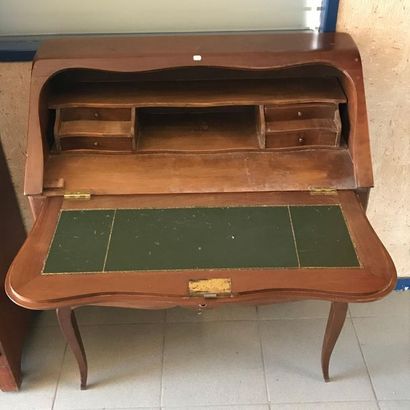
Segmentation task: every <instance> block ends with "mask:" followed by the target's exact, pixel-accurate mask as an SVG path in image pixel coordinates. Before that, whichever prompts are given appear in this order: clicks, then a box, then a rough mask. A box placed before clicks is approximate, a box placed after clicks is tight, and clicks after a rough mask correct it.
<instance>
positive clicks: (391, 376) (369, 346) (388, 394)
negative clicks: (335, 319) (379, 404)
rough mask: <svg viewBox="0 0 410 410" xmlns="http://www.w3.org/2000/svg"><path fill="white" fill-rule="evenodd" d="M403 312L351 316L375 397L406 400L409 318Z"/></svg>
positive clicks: (409, 397) (409, 390) (409, 393)
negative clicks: (387, 314)
mask: <svg viewBox="0 0 410 410" xmlns="http://www.w3.org/2000/svg"><path fill="white" fill-rule="evenodd" d="M403 314H404V317H403V318H399V317H375V318H354V319H353V323H354V325H355V328H356V333H357V336H358V338H359V341H360V345H361V349H362V351H363V355H364V358H365V360H366V363H367V367H368V369H369V373H370V377H371V379H372V382H373V386H374V389H375V392H376V396H377V399H378V400H410V388H409V386H410V353H409V351H410V321H409V320H408V316H407V314H406V313H405V312H403ZM406 316H407V318H406Z"/></svg>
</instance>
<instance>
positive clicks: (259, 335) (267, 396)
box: [256, 306, 271, 408]
mask: <svg viewBox="0 0 410 410" xmlns="http://www.w3.org/2000/svg"><path fill="white" fill-rule="evenodd" d="M256 318H257V319H256V326H257V329H258V337H259V346H260V349H261V360H262V371H263V380H264V382H265V393H266V400H267V401H268V403H269V404H268V405H269V408H270V402H271V401H270V395H269V386H268V379H267V376H266V365H265V355H264V352H263V343H262V334H261V321H260V320H259V311H258V306H256Z"/></svg>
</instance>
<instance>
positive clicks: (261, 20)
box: [0, 0, 321, 35]
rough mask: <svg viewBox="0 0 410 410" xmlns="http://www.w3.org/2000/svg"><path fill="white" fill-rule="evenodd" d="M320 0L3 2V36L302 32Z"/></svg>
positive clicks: (0, 32)
mask: <svg viewBox="0 0 410 410" xmlns="http://www.w3.org/2000/svg"><path fill="white" fill-rule="evenodd" d="M320 4H321V1H320V0H115V1H113V0H70V1H67V0H31V1H29V0H1V1H0V35H10V34H13V35H15V34H44V33H46V34H47V33H48V34H54V33H65V34H73V33H135V32H151V33H152V32H166V31H171V32H182V31H208V30H211V31H212V30H216V31H223V30H269V29H304V28H307V27H310V26H311V25H313V26H314V25H317V21H316V23H315V21H313V22H312V21H311V18H312V15H315V16H316V19H317V18H318V16H319V14H320V13H319V12H318V11H317V6H320Z"/></svg>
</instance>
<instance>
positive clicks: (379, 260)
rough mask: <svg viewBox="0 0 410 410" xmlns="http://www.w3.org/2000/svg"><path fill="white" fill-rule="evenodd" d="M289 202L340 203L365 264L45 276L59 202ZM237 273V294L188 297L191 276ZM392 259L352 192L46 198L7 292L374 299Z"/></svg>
mask: <svg viewBox="0 0 410 410" xmlns="http://www.w3.org/2000/svg"><path fill="white" fill-rule="evenodd" d="M229 204H232V205H235V206H238V205H239V206H240V205H263V204H264V205H283V204H286V205H289V204H294V205H297V204H340V205H341V207H342V210H343V213H344V215H345V218H346V222H347V226H348V229H349V231H350V235H351V238H352V240H353V243H354V244H355V247H356V252H357V255H358V258H359V260H360V262H361V267H358V268H275V269H269V268H268V269H255V268H253V269H228V270H227V269H198V270H192V271H191V270H180V271H178V270H175V271H158V272H157V271H136V272H115V273H110V272H105V273H100V274H81V273H80V274H73V275H70V274H67V275H51V276H47V275H42V274H41V271H42V269H43V265H44V261H45V258H46V256H47V253H48V249H49V246H50V242H51V240H52V237H53V234H54V229H55V226H56V223H57V219H58V215H59V211H60V209H61V206H63V208H67V207H68V208H69V209H83V208H84V207H88V208H91V209H98V208H100V209H101V208H102V209H106V208H112V207H115V208H130V207H140V208H144V207H149V208H152V207H162V208H166V207H171V208H172V207H184V206H227V205H229ZM226 277H229V278H231V280H232V292H233V294H232V296H229V297H221V298H217V299H213V300H205V299H204V298H203V297H190V296H189V294H188V281H189V280H192V279H204V278H206V279H209V278H226ZM395 281H396V271H395V268H394V265H393V262H392V260H391V258H390V256H389V255H388V253H387V252H386V250H385V248H384V247H383V245H382V243H381V242H380V240H379V239H378V237H377V235H376V234H375V232H374V231H373V229H372V227H371V225H370V224H369V222H368V220H367V218H366V216H365V214H364V211H363V209H362V208H361V205H360V204H359V202H358V200H357V198H356V196H355V194H354V193H353V192H350V191H339V192H338V193H337V195H334V196H333V195H331V196H323V195H319V196H316V195H310V194H309V193H303V192H287V193H278V192H276V193H275V192H271V193H248V194H246V193H241V194H207V195H201V194H194V195H190V194H186V195H181V194H180V195H154V196H152V195H146V196H144V195H139V196H131V195H130V196H122V197H121V196H115V197H113V196H111V197H96V198H94V199H92V200H91V201H87V202H81V201H80V202H75V201H74V202H69V203H68V202H65V203H63V200H62V198H49V199H47V201H46V203H45V206H44V207H43V209H42V212H41V214H40V216H39V218H38V219H37V221H36V224H35V226H34V228H33V230H32V232H31V234H30V236H29V239H28V240H27V241H26V242H25V244H24V246H23V247H22V249H21V250H20V252H19V254H18V255H17V257H16V259H15V260H14V263H13V264H12V266H11V268H10V270H9V273H8V276H7V279H6V290H7V293H8V295H9V296H10V298H11V299H12V300H14V301H15V302H16V303H17V304H19V305H21V306H24V307H26V308H31V309H53V308H56V307H60V306H67V305H70V306H76V305H84V304H103V305H110V306H133V307H141V308H159V307H172V306H176V305H182V306H191V307H195V306H198V305H199V304H201V303H207V304H208V305H209V306H213V305H218V304H222V303H234V302H236V303H264V302H265V303H269V302H273V301H277V300H283V299H287V300H296V299H325V300H333V301H342V302H349V301H356V302H359V301H370V300H375V299H378V298H380V297H382V296H384V295H385V294H387V293H388V292H389V291H390V290H392V289H393V287H394V286H395Z"/></svg>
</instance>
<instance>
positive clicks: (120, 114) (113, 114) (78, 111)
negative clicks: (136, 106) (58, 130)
mask: <svg viewBox="0 0 410 410" xmlns="http://www.w3.org/2000/svg"><path fill="white" fill-rule="evenodd" d="M60 119H61V121H76V120H79V121H81V120H85V121H131V119H132V111H131V109H130V108H100V107H96V108H92V107H91V108H89V107H78V108H62V109H61V110H60Z"/></svg>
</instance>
